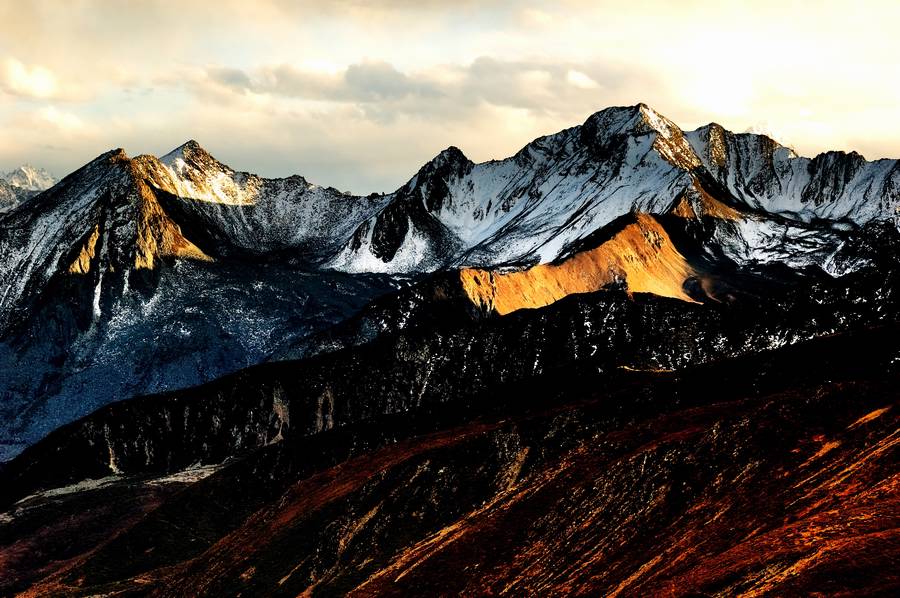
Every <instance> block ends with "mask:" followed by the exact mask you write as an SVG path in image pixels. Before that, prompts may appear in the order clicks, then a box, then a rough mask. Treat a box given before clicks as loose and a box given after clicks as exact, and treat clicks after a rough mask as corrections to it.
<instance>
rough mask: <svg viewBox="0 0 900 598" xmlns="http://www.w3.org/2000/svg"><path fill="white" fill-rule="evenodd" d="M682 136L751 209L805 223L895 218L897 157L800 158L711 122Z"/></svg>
mask: <svg viewBox="0 0 900 598" xmlns="http://www.w3.org/2000/svg"><path fill="white" fill-rule="evenodd" d="M686 137H687V139H688V141H689V142H690V144H691V147H692V148H693V149H694V151H695V152H696V154H697V155H698V156H699V157H700V159H701V161H702V162H703V166H704V167H705V168H706V169H707V170H708V171H709V172H710V173H711V174H712V175H713V176H714V177H715V178H716V180H717V181H719V182H720V183H721V184H723V185H725V186H726V187H727V188H728V190H729V191H730V192H731V193H732V194H733V195H734V196H735V197H737V198H738V199H740V200H741V201H742V202H744V203H746V205H748V206H750V207H752V208H756V209H760V210H764V211H766V212H770V213H777V214H783V215H785V216H788V217H790V218H794V219H799V220H803V221H806V222H808V221H811V220H813V219H827V220H848V221H851V222H854V223H856V224H863V223H866V222H869V221H871V220H874V219H891V218H896V217H897V214H898V207H900V161H897V160H887V159H883V160H876V161H874V162H867V161H866V160H865V158H863V157H862V156H861V155H859V154H858V153H856V152H850V153H845V152H827V153H823V154H819V155H818V156H816V157H815V158H812V159H810V158H804V157H801V156H798V155H796V154H795V153H794V152H793V150H791V149H790V148H787V147H784V146H782V145H779V144H778V143H777V142H775V141H773V140H772V139H770V138H768V137H766V136H764V135H755V134H752V133H744V134H735V133H732V132H730V131H726V130H725V129H723V128H722V127H721V126H719V125H717V124H715V123H713V124H709V125H707V126H705V127H701V128H699V129H697V130H695V131H691V132H690V133H687V134H686Z"/></svg>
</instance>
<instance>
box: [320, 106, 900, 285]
mask: <svg viewBox="0 0 900 598" xmlns="http://www.w3.org/2000/svg"><path fill="white" fill-rule="evenodd" d="M898 177H900V166H898V162H896V161H890V160H880V161H877V162H865V161H864V160H863V159H862V158H861V157H860V156H859V155H858V154H840V153H835V152H831V153H828V154H822V155H821V156H818V157H816V158H814V159H812V160H810V159H807V158H798V157H796V156H794V155H793V153H792V152H791V151H790V150H789V149H787V148H783V147H781V146H777V144H775V143H774V142H772V141H771V140H770V139H768V138H766V137H763V136H759V135H735V134H732V133H729V132H727V131H724V130H722V129H721V128H720V127H718V126H717V125H709V126H707V127H702V128H700V129H698V130H696V131H693V132H690V133H686V134H685V133H683V132H682V131H681V130H680V129H679V128H678V127H677V126H676V125H675V124H674V123H672V122H671V121H669V120H668V119H666V118H665V117H663V116H661V115H659V114H658V113H657V112H655V111H654V110H652V109H651V108H649V107H648V106H646V105H643V104H639V105H637V106H632V107H625V108H608V109H606V110H603V111H601V112H598V113H596V114H594V115H593V116H591V117H590V118H589V119H588V120H587V121H586V122H585V123H584V124H583V125H581V126H578V127H573V128H571V129H566V130H564V131H561V132H560V133H557V134H555V135H550V136H547V137H542V138H540V139H537V140H535V141H534V142H532V143H530V144H529V145H528V146H526V147H525V148H523V149H522V150H521V151H520V152H519V153H517V154H516V155H515V156H513V157H511V158H508V159H506V160H500V161H491V162H485V163H482V164H474V163H472V162H471V161H469V160H468V159H467V158H466V157H465V156H464V155H463V154H462V152H460V151H459V150H458V149H456V148H450V149H448V150H445V151H444V152H442V153H441V154H440V155H439V156H438V157H436V158H435V159H434V160H432V161H431V162H429V163H428V164H426V165H425V166H424V167H423V168H422V169H421V170H420V171H419V173H418V174H417V175H416V176H415V177H413V179H411V180H410V181H409V182H408V183H407V184H406V185H405V186H404V187H403V188H401V189H400V190H399V191H397V192H396V193H394V194H393V195H392V196H391V197H390V200H389V203H388V205H387V207H385V209H384V210H382V211H381V212H380V213H379V214H377V215H375V216H373V217H371V218H369V219H368V220H367V221H366V222H364V223H363V224H362V225H361V226H360V227H359V228H357V230H356V233H355V234H354V237H353V239H352V240H351V241H350V242H349V243H348V244H347V245H346V246H345V247H344V248H343V249H342V250H341V252H340V253H339V254H338V255H337V256H336V257H335V258H334V259H333V260H332V261H331V262H329V264H328V265H329V266H330V267H333V268H335V269H338V270H344V271H349V272H362V271H387V272H409V271H420V270H435V269H438V268H440V267H443V266H448V265H453V266H476V267H496V266H503V265H515V264H534V263H548V262H552V261H554V260H555V259H557V258H558V257H559V256H560V255H562V254H564V253H565V252H566V250H567V248H569V247H571V246H572V245H574V244H577V243H578V241H579V240H580V239H582V238H584V237H585V236H587V235H589V234H590V233H591V232H592V231H594V230H597V229H598V228H601V227H603V226H604V225H606V224H608V223H610V222H612V221H613V220H615V219H616V218H618V217H620V216H622V215H624V214H627V213H629V212H649V213H655V214H661V213H665V212H668V211H669V210H670V209H672V208H673V206H674V205H675V204H676V201H677V200H678V199H679V198H680V197H681V196H682V195H684V194H696V193H698V192H699V193H703V194H707V195H714V196H715V199H716V200H717V201H719V202H720V203H722V204H723V205H726V206H731V209H732V211H733V212H735V213H739V218H736V219H733V220H738V221H740V223H739V224H738V225H729V227H730V228H731V229H732V230H731V233H730V236H731V237H735V239H734V241H735V243H736V245H737V248H736V249H734V251H732V252H731V253H732V254H733V256H734V257H735V258H736V259H740V260H743V261H753V260H756V259H757V258H760V257H762V259H763V260H764V261H765V260H766V259H771V258H772V251H771V250H770V246H771V242H770V240H771V238H772V237H773V236H774V235H776V234H778V235H781V236H782V237H783V238H784V239H785V240H786V242H787V243H788V245H790V244H795V239H794V235H795V233H797V234H799V235H800V236H801V237H802V236H804V235H803V234H801V232H800V230H799V229H797V227H796V226H794V225H793V224H791V222H790V221H799V222H809V221H810V220H812V219H813V218H819V219H828V220H849V221H851V222H853V223H856V224H862V223H865V222H868V221H870V220H872V219H888V218H892V217H893V216H894V214H895V213H896V211H897V206H898V205H900V196H898V189H900V178H898ZM735 209H737V211H735ZM774 216H777V218H775V219H774V220H773V219H772V217H774ZM807 236H808V235H807ZM832 237H833V236H832V235H830V234H828V233H827V231H826V233H825V234H824V237H823V239H824V241H823V242H824V244H825V245H828V244H829V243H828V242H827V241H828V240H829V239H831V238H832ZM800 244H802V241H801V242H800ZM447 248H453V250H452V251H450V252H448V251H447ZM830 248H831V250H833V249H835V247H834V246H832V247H830ZM776 253H777V252H776ZM828 254H829V251H828V250H823V251H821V252H818V253H817V255H818V256H819V257H820V259H817V260H816V263H818V264H820V265H823V264H825V263H826V262H827V260H828ZM767 255H768V256H769V258H766V257H765V256H767ZM792 255H794V252H793V251H783V252H781V254H780V256H778V257H780V258H783V259H790V258H791V256H792ZM806 261H809V260H806Z"/></svg>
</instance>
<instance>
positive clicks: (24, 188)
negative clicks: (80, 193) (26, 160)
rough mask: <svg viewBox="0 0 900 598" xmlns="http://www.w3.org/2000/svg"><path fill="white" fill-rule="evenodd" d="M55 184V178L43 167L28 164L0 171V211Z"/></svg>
mask: <svg viewBox="0 0 900 598" xmlns="http://www.w3.org/2000/svg"><path fill="white" fill-rule="evenodd" d="M55 184H56V179H55V178H53V175H51V174H50V173H49V172H47V171H46V170H44V169H43V168H35V167H34V166H31V165H29V164H25V165H22V166H20V167H18V168H16V169H15V170H11V171H9V172H6V173H0V212H3V211H5V210H8V209H10V208H12V207H13V206H14V205H16V204H18V203H19V202H21V201H23V200H25V199H28V198H29V197H32V196H34V195H37V194H38V193H40V192H41V191H45V190H47V189H49V188H50V187H52V186H53V185H55Z"/></svg>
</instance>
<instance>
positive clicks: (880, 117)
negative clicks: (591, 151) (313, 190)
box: [0, 0, 900, 192]
mask: <svg viewBox="0 0 900 598" xmlns="http://www.w3.org/2000/svg"><path fill="white" fill-rule="evenodd" d="M451 5H452V6H453V8H452V9H450V8H447V6H451ZM898 23H900V3H898V2H893V1H884V2H860V1H857V2H854V3H847V2H834V3H832V2H820V3H816V4H815V5H813V4H812V3H808V2H793V1H792V0H778V1H775V2H769V1H763V0H756V1H754V2H746V3H741V2H727V1H721V2H692V1H685V0H681V1H679V2H604V1H598V0H594V1H583V0H556V1H553V2H550V1H546V2H545V1H541V0H533V1H531V0H526V1H523V2H492V1H489V0H480V1H472V2H467V1H461V0H457V1H456V2H452V3H451V2H441V1H431V0H416V1H413V0H408V1H393V2H390V1H387V0H384V1H378V0H368V1H364V0H330V1H322V2H289V1H287V0H254V1H253V2H249V1H246V0H210V1H192V0H178V1H171V0H148V1H144V2H138V1H124V0H123V1H118V0H46V1H44V0H28V1H27V2H26V1H22V0H0V132H2V134H0V169H9V168H11V167H13V166H16V165H18V164H19V163H22V162H30V163H33V164H36V165H39V166H45V167H47V168H48V169H50V170H51V171H52V172H53V173H54V174H57V175H63V174H65V173H67V172H69V171H71V170H73V169H74V168H77V167H78V166H80V165H81V164H83V163H84V162H86V161H88V160H90V159H91V158H93V157H95V156H96V155H98V154H100V153H102V152H103V151H106V150H107V149H110V148H114V147H124V148H125V150H126V151H127V152H128V153H129V154H130V155H138V154H141V153H153V154H157V155H159V154H163V153H165V152H167V151H168V150H170V149H172V148H173V147H176V146H178V145H180V144H181V143H182V142H184V141H186V140H188V139H191V138H194V139H197V140H198V141H199V142H200V143H201V144H202V145H203V146H204V147H206V148H207V149H208V150H210V151H211V152H212V153H213V154H214V155H215V156H216V157H218V158H219V159H220V160H222V161H224V162H226V163H228V164H230V165H231V166H233V167H235V168H239V169H242V170H250V171H253V172H257V173H259V174H262V175H266V176H285V175H288V174H292V173H299V174H303V175H305V176H306V177H307V178H308V179H310V180H311V181H313V182H316V183H320V184H326V185H333V186H336V187H338V188H341V189H345V190H351V191H356V192H370V191H388V190H392V189H394V188H396V187H397V186H399V185H400V184H401V183H402V182H403V181H404V180H405V179H406V178H408V177H409V176H410V175H411V174H412V173H414V172H415V170H416V169H417V168H418V167H419V166H420V165H421V164H422V163H423V162H425V161H426V160H428V159H429V158H431V157H432V156H433V155H434V154H436V153H437V152H438V151H440V150H441V149H443V148H444V147H446V146H448V145H456V146H459V147H460V148H461V149H462V150H463V151H464V152H465V153H466V155H468V156H469V157H470V158H472V159H473V160H477V161H480V160H487V159H491V158H500V157H505V156H508V155H510V154H512V153H514V152H515V151H516V150H517V149H518V148H519V147H521V146H522V145H524V144H525V143H527V142H528V141H530V140H531V139H533V138H534V137H537V136H539V135H543V134H547V133H551V132H555V131H557V130H559V129H562V128H565V127H568V126H571V125H574V124H578V123H580V122H582V121H583V120H584V119H585V118H586V117H587V116H588V115H589V114H591V113H592V112H595V111H596V110H599V109H601V108H603V107H606V106H610V105H631V104H635V103H637V102H645V103H647V104H649V105H651V106H653V107H654V108H656V109H657V110H658V111H659V112H661V113H663V114H665V115H666V116H668V117H669V118H671V119H673V120H674V121H676V122H677V123H678V124H680V125H681V126H682V128H685V129H688V128H694V127H696V126H699V125H701V124H705V123H707V122H710V121H716V122H719V123H720V124H722V125H724V126H725V127H727V128H729V129H731V130H734V131H746V130H751V129H752V130H762V131H766V132H769V133H770V134H772V135H773V136H775V137H776V138H778V139H780V140H781V141H782V142H784V143H787V144H789V145H791V146H793V147H794V148H795V149H796V150H797V151H798V152H800V153H802V154H805V155H814V154H816V153H817V152H820V151H824V150H826V149H844V150H850V149H856V150H857V151H860V152H861V153H863V154H864V155H865V156H866V157H867V158H869V159H874V158H880V157H895V158H896V157H900V77H898V65H900V59H898V56H900V35H898V34H897V29H896V27H897V24H898Z"/></svg>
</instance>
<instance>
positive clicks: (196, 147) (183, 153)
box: [159, 139, 218, 168]
mask: <svg viewBox="0 0 900 598" xmlns="http://www.w3.org/2000/svg"><path fill="white" fill-rule="evenodd" d="M178 160H182V161H191V160H194V161H207V160H213V161H215V162H217V163H218V160H215V158H213V157H212V155H211V154H210V153H209V152H208V151H206V150H205V149H203V146H201V145H200V144H199V143H197V141H196V140H194V139H189V140H188V141H186V142H184V143H182V144H181V145H179V146H178V147H176V148H175V149H173V150H172V151H170V152H169V153H168V154H166V155H164V156H162V157H160V159H159V161H160V162H162V163H163V164H165V165H166V166H168V167H170V168H171V167H173V166H174V165H175V163H176V162H177V161H178Z"/></svg>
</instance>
